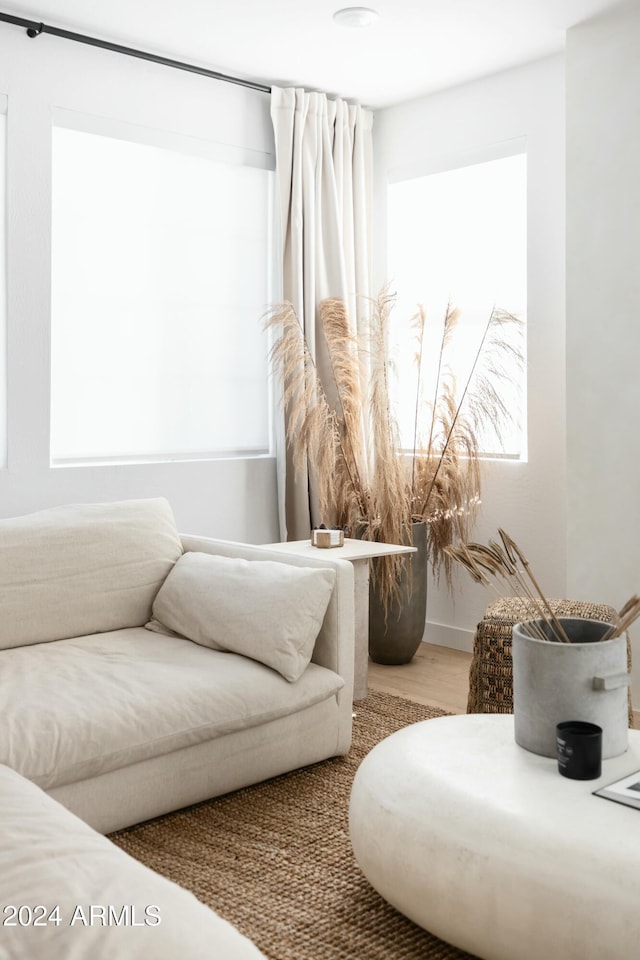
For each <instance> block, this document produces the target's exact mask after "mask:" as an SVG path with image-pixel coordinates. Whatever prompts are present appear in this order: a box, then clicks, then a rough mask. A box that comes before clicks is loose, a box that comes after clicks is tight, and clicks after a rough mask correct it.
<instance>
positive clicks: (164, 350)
mask: <svg viewBox="0 0 640 960" xmlns="http://www.w3.org/2000/svg"><path fill="white" fill-rule="evenodd" d="M73 116H74V123H73V124H72V123H70V122H69V120H68V118H67V117H66V116H65V117H63V118H62V119H61V120H60V122H58V118H56V125H55V126H54V128H53V214H52V216H53V219H52V344H51V349H52V371H51V378H52V379H51V459H52V462H53V463H54V464H56V465H64V464H67V463H79V462H80V463H82V462H84V463H87V462H88V463H96V462H113V461H132V460H134V461H140V460H143V461H144V460H171V459H203V458H212V457H222V456H251V455H257V454H264V453H268V451H269V402H268V398H269V395H268V387H267V359H268V357H267V355H268V345H267V339H266V335H265V334H264V333H263V332H262V324H261V317H262V315H263V314H264V312H265V310H266V309H267V307H268V306H269V304H270V302H271V290H270V279H271V278H270V266H269V264H270V248H271V204H272V201H271V190H272V176H273V175H272V173H271V172H270V170H269V169H267V167H268V166H269V165H270V164H271V158H269V157H266V156H263V155H262V154H257V155H256V156H250V157H247V156H246V151H243V152H242V153H241V155H240V156H235V155H233V154H232V152H231V148H224V147H220V146H219V145H215V144H204V145H203V144H202V143H201V142H200V141H194V143H192V144H191V143H187V144H186V145H185V144H184V143H182V142H181V143H179V145H178V148H176V147H175V145H174V144H173V143H171V145H170V146H169V147H167V146H166V145H164V144H163V143H160V144H158V143H157V142H136V140H134V139H133V137H132V136H131V134H130V131H126V133H127V134H128V135H127V136H126V137H125V136H124V135H122V134H120V133H119V135H118V136H111V135H109V136H107V135H104V134H103V133H101V132H99V131H98V132H96V129H95V127H96V122H95V121H94V122H93V126H92V125H91V124H90V123H87V124H86V125H85V128H81V125H80V124H78V121H77V120H76V119H75V116H76V115H73ZM87 120H90V118H87ZM86 126H88V127H89V129H86ZM135 133H136V134H137V133H138V131H135ZM139 133H140V135H141V136H144V135H145V133H146V135H147V138H148V137H149V132H148V131H147V132H145V131H139ZM157 136H158V135H156V139H157ZM205 148H206V149H205Z"/></svg>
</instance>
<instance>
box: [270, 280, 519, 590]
mask: <svg viewBox="0 0 640 960" xmlns="http://www.w3.org/2000/svg"><path fill="white" fill-rule="evenodd" d="M394 302H395V297H394V296H392V295H390V294H389V291H388V289H387V288H384V289H383V290H382V291H381V292H380V294H379V295H378V296H377V297H376V298H374V299H373V300H371V301H370V308H371V309H370V315H369V323H368V328H367V330H366V331H365V332H364V334H363V335H362V336H360V337H356V336H354V334H353V333H352V332H351V326H350V323H349V318H348V316H347V311H346V307H345V304H344V302H343V301H342V300H337V299H328V300H324V301H323V302H322V303H321V304H320V309H319V315H320V325H321V330H322V334H323V337H324V344H325V345H326V352H327V356H328V358H329V366H330V369H331V378H330V381H329V382H328V383H327V382H325V383H323V381H322V379H321V377H320V376H319V374H318V370H317V368H316V363H315V361H314V359H313V356H312V353H311V350H310V349H309V345H308V343H307V341H306V338H305V336H304V332H303V330H302V327H301V325H300V323H299V321H298V318H297V316H296V314H295V312H294V310H293V307H292V306H291V304H290V303H287V302H285V303H282V304H279V305H277V306H275V307H273V308H272V309H271V310H270V311H269V313H268V314H267V317H266V320H265V326H266V328H267V329H270V330H272V331H273V332H274V334H275V340H274V344H273V347H272V351H271V356H272V362H273V365H274V369H275V371H276V372H277V374H278V377H279V379H280V381H281V383H282V401H283V404H284V408H285V411H286V436H287V442H288V444H289V446H290V447H291V449H292V455H293V462H294V466H296V468H298V469H299V468H300V467H302V466H303V465H305V466H306V467H307V468H308V470H309V472H310V475H311V476H312V478H313V487H314V491H315V492H316V496H317V500H318V511H319V516H320V518H321V519H322V520H323V521H324V522H326V523H328V524H331V525H337V526H340V527H343V526H348V527H349V528H350V529H351V530H352V531H354V532H356V531H357V533H358V535H360V536H362V538H363V539H369V540H379V541H383V542H387V543H411V536H412V535H411V527H412V523H413V522H416V521H426V522H427V524H428V538H427V542H428V560H429V562H430V564H431V566H432V569H433V570H434V572H435V573H436V575H438V574H439V572H440V570H441V569H442V570H443V571H444V574H445V578H446V581H447V583H448V584H450V583H451V575H452V569H453V564H454V558H453V557H452V556H451V554H450V553H449V552H448V549H447V548H448V547H450V546H451V545H452V544H454V543H455V542H457V541H458V540H466V539H467V538H468V536H469V533H470V531H471V528H472V525H473V523H474V520H475V517H476V511H477V506H478V504H479V502H480V494H481V470H480V458H479V453H480V451H479V436H480V435H481V434H482V435H483V436H486V435H487V431H488V430H489V432H493V434H494V435H495V436H496V437H498V438H499V437H501V435H502V431H503V429H504V427H505V426H506V425H507V424H508V423H509V422H510V421H511V419H512V411H510V410H508V409H507V408H506V407H505V405H504V402H503V400H502V392H501V389H500V387H501V385H502V384H503V383H504V382H505V380H506V379H508V377H509V374H508V373H506V372H505V371H506V370H507V369H509V366H508V363H506V362H505V361H510V362H511V367H510V369H511V370H512V371H513V369H514V367H513V361H514V360H515V361H516V362H517V365H518V366H520V365H521V363H522V354H521V352H520V351H519V349H518V347H517V346H516V345H514V339H513V337H509V336H505V333H506V328H507V327H509V328H514V327H516V328H519V327H520V321H519V320H518V319H517V318H516V317H515V316H513V315H512V314H509V313H507V312H505V311H501V310H495V309H494V310H493V311H491V314H490V315H489V317H488V320H487V322H486V325H485V328H484V331H483V335H482V338H481V341H480V343H479V345H478V348H477V352H476V353H475V357H474V360H473V365H472V367H471V370H470V372H469V374H468V376H467V378H466V380H465V382H464V383H463V385H462V389H459V384H458V383H457V380H456V376H455V371H454V370H453V369H452V366H451V364H450V357H451V348H452V346H453V343H454V335H455V328H456V323H457V320H458V311H457V310H455V309H454V308H453V307H451V306H449V307H448V308H447V310H446V313H445V316H444V318H443V320H442V324H441V330H440V332H439V335H438V339H439V347H438V355H437V357H436V360H437V364H436V370H437V372H436V379H435V384H433V383H431V386H428V384H427V376H426V368H427V357H426V353H427V350H426V334H427V323H428V321H427V315H426V312H425V310H424V309H423V308H422V307H420V308H419V309H418V311H417V313H416V316H415V318H414V319H413V321H412V323H413V327H414V329H415V337H416V350H415V356H414V369H415V413H414V423H413V443H412V447H411V448H410V449H408V450H402V449H401V443H400V432H399V428H398V423H397V421H396V417H395V413H394V404H393V398H392V389H391V359H390V321H391V312H392V309H393V306H394ZM363 384H366V386H365V387H363ZM402 563H403V561H402V558H401V557H388V558H383V562H379V563H377V564H376V576H377V577H378V587H379V590H380V595H381V597H382V598H383V601H384V602H385V603H389V602H390V601H391V599H392V598H393V597H394V596H395V594H396V591H397V584H398V580H399V575H400V571H401V569H402Z"/></svg>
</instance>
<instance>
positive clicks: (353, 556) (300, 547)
mask: <svg viewBox="0 0 640 960" xmlns="http://www.w3.org/2000/svg"><path fill="white" fill-rule="evenodd" d="M263 546H266V547H268V548H269V550H277V551H280V552H281V553H288V554H291V555H292V556H294V557H316V558H317V557H318V555H322V554H323V553H326V554H327V556H329V557H331V558H335V559H337V560H350V561H351V563H352V564H353V578H354V582H355V596H354V613H355V634H356V635H355V662H354V682H353V699H354V700H362V699H363V698H364V697H366V695H367V669H368V662H369V560H371V559H372V557H388V556H393V555H394V554H401V553H415V550H416V548H415V547H407V546H401V545H399V544H396V543H374V542H373V541H371V540H352V539H349V538H345V541H344V546H343V547H330V548H328V549H327V550H326V551H325V550H323V549H321V548H318V547H313V546H312V545H311V542H310V540H291V541H289V542H288V543H267V544H263Z"/></svg>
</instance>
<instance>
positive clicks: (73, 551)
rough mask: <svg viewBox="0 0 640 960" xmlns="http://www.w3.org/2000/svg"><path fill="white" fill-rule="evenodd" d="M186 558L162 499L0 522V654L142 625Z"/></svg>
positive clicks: (71, 508)
mask: <svg viewBox="0 0 640 960" xmlns="http://www.w3.org/2000/svg"><path fill="white" fill-rule="evenodd" d="M181 553H182V544H181V541H180V536H179V534H178V531H177V529H176V525H175V521H174V519H173V514H172V511H171V507H170V506H169V504H168V502H167V501H166V500H164V499H153V500H127V501H123V502H120V503H97V504H96V503H94V504H80V505H74V506H66V507H54V508H52V509H50V510H42V511H40V512H39V513H33V514H30V515H29V516H25V517H15V518H13V519H10V520H0V585H1V591H2V629H1V630H0V649H4V648H8V647H18V646H23V645H25V644H31V643H41V642H43V641H47V640H60V639H63V638H67V637H78V636H82V635H84V634H92V633H98V632H100V631H108V630H118V629H120V628H122V627H134V626H142V625H143V624H144V623H145V622H146V621H147V620H148V619H149V617H150V615H151V604H152V602H153V599H154V597H155V595H156V593H157V592H158V590H159V589H160V586H161V584H162V582H163V581H164V579H165V577H166V576H167V574H168V573H169V571H170V570H171V568H172V566H173V564H174V563H175V562H176V560H177V559H178V557H179V556H180V555H181Z"/></svg>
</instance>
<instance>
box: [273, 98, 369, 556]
mask: <svg viewBox="0 0 640 960" xmlns="http://www.w3.org/2000/svg"><path fill="white" fill-rule="evenodd" d="M271 118H272V121H273V128H274V132H275V144H276V177H277V184H278V193H279V216H280V240H281V255H282V295H283V299H285V300H289V301H290V302H291V303H292V304H293V307H294V309H295V311H296V314H297V316H298V318H299V320H300V322H301V323H302V325H303V328H304V331H305V334H306V337H307V341H308V343H309V346H310V348H311V351H312V352H314V355H315V360H316V364H317V366H318V370H319V373H320V376H321V377H328V365H327V363H326V355H325V348H324V343H323V340H322V337H321V336H320V331H319V330H318V329H317V325H316V318H317V313H318V307H319V304H320V302H321V301H322V300H324V299H325V298H327V297H339V298H340V299H342V300H344V301H345V303H346V306H347V310H348V314H349V317H350V320H351V323H352V324H353V325H354V332H355V331H356V330H358V329H361V327H362V324H363V323H364V321H365V317H366V315H367V310H368V303H367V298H368V297H370V296H371V292H372V291H371V259H372V240H371V232H372V228H371V219H372V212H371V211H372V195H373V149H372V138H371V130H372V126H373V114H372V113H371V112H370V111H369V110H365V109H364V108H363V107H361V106H359V105H357V104H349V103H346V102H345V101H343V100H330V99H329V98H328V97H327V96H326V95H325V94H323V93H307V92H306V91H304V90H300V89H280V88H278V87H273V88H272V93H271ZM327 387H328V392H329V393H331V387H330V384H329V383H328V384H327ZM280 432H281V433H282V430H281V431H280ZM278 446H279V449H278V485H279V497H280V526H281V531H280V532H281V536H282V538H283V539H289V540H301V539H305V538H306V537H308V536H309V530H310V527H311V523H312V522H314V523H317V522H319V520H321V519H322V518H319V517H313V516H312V510H311V507H310V495H309V480H308V477H307V476H304V475H303V474H302V473H301V472H300V473H299V474H298V475H297V476H295V475H294V471H293V467H292V465H291V462H290V459H289V457H288V455H287V451H286V449H285V446H284V443H283V442H280V443H279V445H278Z"/></svg>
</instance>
